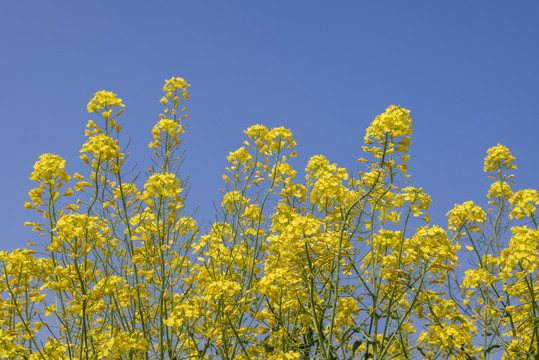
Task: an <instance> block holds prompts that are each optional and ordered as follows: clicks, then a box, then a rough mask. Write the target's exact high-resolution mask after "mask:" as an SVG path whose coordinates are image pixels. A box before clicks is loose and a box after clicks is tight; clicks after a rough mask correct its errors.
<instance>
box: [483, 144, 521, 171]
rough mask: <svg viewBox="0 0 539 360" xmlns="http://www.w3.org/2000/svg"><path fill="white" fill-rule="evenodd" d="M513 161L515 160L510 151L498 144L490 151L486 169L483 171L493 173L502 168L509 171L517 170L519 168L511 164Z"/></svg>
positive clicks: (486, 159)
mask: <svg viewBox="0 0 539 360" xmlns="http://www.w3.org/2000/svg"><path fill="white" fill-rule="evenodd" d="M513 160H515V158H514V157H513V156H512V155H511V153H510V152H509V149H507V148H506V147H505V146H503V145H500V144H498V145H496V146H493V147H491V148H490V149H488V151H487V157H486V158H485V167H484V169H483V171H485V172H489V171H493V170H496V169H497V168H498V167H500V168H501V166H504V167H505V168H507V169H508V170H511V169H516V168H517V166H516V165H514V164H511V162H512V161H513Z"/></svg>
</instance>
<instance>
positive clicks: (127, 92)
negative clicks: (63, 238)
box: [0, 0, 539, 250]
mask: <svg viewBox="0 0 539 360" xmlns="http://www.w3.org/2000/svg"><path fill="white" fill-rule="evenodd" d="M537 19H539V2H537V1H470V0H467V1H333V2H331V1H324V2H322V1H299V0H294V1H153V2H150V1H107V2H105V1H102V2H100V1H98V2H83V1H47V2H44V1H10V2H6V3H5V4H4V5H3V6H2V11H1V12H0V46H1V47H0V52H1V56H0V108H1V113H0V117H1V124H2V132H1V133H0V134H1V135H0V136H1V141H0V156H1V163H2V167H1V169H2V170H1V176H0V186H1V189H2V198H1V202H0V229H1V231H2V233H1V236H0V249H2V250H11V249H14V248H18V247H24V246H26V244H27V241H28V240H31V239H35V237H36V235H35V234H34V233H32V232H31V231H30V229H29V228H25V227H23V223H24V221H26V220H28V219H31V218H34V217H33V213H32V212H31V211H27V210H24V209H23V205H24V202H25V201H26V200H28V195H27V193H28V191H29V190H30V189H31V188H33V187H34V184H33V182H32V181H30V180H29V179H28V178H29V176H30V173H31V171H32V166H33V164H34V162H35V161H36V160H37V159H38V157H39V155H40V154H42V153H46V152H51V153H55V154H58V155H60V156H62V157H63V158H65V159H66V160H67V162H68V164H67V168H68V171H69V172H70V173H73V172H75V171H79V172H80V171H83V169H84V167H83V166H82V165H81V161H80V160H79V159H78V151H79V149H80V147H81V145H82V143H83V141H84V136H83V135H84V126H85V124H86V121H87V120H88V119H90V118H91V116H90V114H88V113H87V111H86V104H87V103H88V101H89V99H90V98H91V97H92V95H93V93H94V92H96V91H98V90H109V91H113V92H115V93H117V94H119V97H120V98H122V99H124V103H125V104H126V112H125V113H124V115H122V117H121V120H122V121H121V122H122V125H123V126H124V134H123V140H125V141H127V139H128V138H129V137H132V138H133V140H132V145H131V150H132V153H133V158H134V159H136V160H137V161H138V163H139V164H141V166H140V167H139V169H141V170H143V169H144V168H146V167H147V166H148V165H149V162H148V159H149V156H150V154H151V152H150V151H149V149H148V148H147V144H148V142H149V141H150V140H151V135H150V130H151V128H152V127H153V125H154V123H155V122H156V120H157V119H158V114H159V112H160V111H161V110H162V107H161V105H160V104H159V99H160V98H161V96H162V92H161V88H162V84H163V80H164V79H166V78H170V77H172V76H181V77H183V78H185V79H186V80H187V81H188V82H189V83H190V84H192V86H191V88H190V90H191V99H190V101H189V113H190V116H191V117H190V118H189V124H190V127H189V129H188V132H187V134H186V139H185V144H186V146H187V151H188V155H187V156H188V157H187V160H186V162H185V163H184V171H185V172H188V173H190V174H191V193H190V198H189V200H190V202H191V206H192V207H194V206H195V205H197V204H198V205H199V206H200V209H199V212H198V215H197V218H198V219H199V221H200V222H203V223H204V222H206V221H207V220H209V219H211V217H212V201H219V192H218V188H219V187H220V186H222V180H221V175H222V173H223V172H224V168H225V166H226V165H227V161H226V156H227V154H228V152H229V151H233V150H235V149H236V148H238V147H239V146H241V143H242V142H243V140H244V139H245V137H244V136H245V135H244V134H243V130H244V129H246V128H247V127H248V126H250V125H252V124H256V123H261V124H264V125H266V126H268V127H273V126H285V127H287V128H290V129H291V130H292V131H293V133H294V134H295V138H296V141H297V143H298V147H297V151H298V153H299V155H300V156H299V157H298V159H297V161H296V162H295V163H294V165H295V166H296V168H297V170H300V171H301V170H302V169H303V168H304V167H305V164H306V161H307V159H308V158H309V157H311V156H312V155H316V154H323V155H325V156H326V157H328V158H329V160H330V161H332V162H336V163H337V164H339V165H340V166H344V167H347V168H349V169H355V167H356V159H357V158H359V157H361V156H363V154H362V151H361V146H362V144H363V136H364V134H365V128H366V127H367V126H368V125H369V123H370V122H371V121H372V120H373V119H374V117H375V116H376V115H378V114H379V113H381V112H383V111H384V110H385V108H386V107H387V106H389V105H391V104H395V105H401V106H403V107H405V108H408V109H410V110H411V111H412V112H411V116H412V119H413V129H414V136H413V138H412V146H411V147H410V150H411V156H412V157H411V160H410V167H409V170H410V173H411V174H412V178H411V179H412V184H414V185H415V186H418V187H420V186H421V187H423V188H424V190H425V191H426V192H427V193H429V194H430V195H431V196H432V199H433V204H432V219H433V221H434V222H436V223H439V224H441V225H443V226H444V227H445V224H446V220H445V216H444V214H445V213H446V212H447V211H448V210H449V209H451V208H452V207H453V205H454V204H455V203H461V202H464V201H467V200H474V201H477V202H479V203H484V199H485V193H486V191H487V189H488V186H489V180H488V179H487V178H486V175H485V174H484V173H483V172H482V168H483V158H484V157H485V154H486V150H487V148H489V147H491V146H493V145H496V144H497V143H501V144H503V145H505V146H507V147H508V148H509V149H510V150H511V152H512V153H513V155H514V156H516V158H517V161H516V164H517V166H518V170H517V171H516V176H517V187H518V188H529V187H534V188H537V187H539V183H538V181H537V179H538V178H539V169H538V166H537V164H538V161H537V159H538V150H537V149H538V143H539V142H538V141H537V140H538V133H539V115H538V111H537V105H538V101H539V87H538V80H539V70H538V64H539V22H538V21H537Z"/></svg>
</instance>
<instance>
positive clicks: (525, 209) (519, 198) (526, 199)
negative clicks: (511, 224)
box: [509, 189, 539, 219]
mask: <svg viewBox="0 0 539 360" xmlns="http://www.w3.org/2000/svg"><path fill="white" fill-rule="evenodd" d="M509 203H510V204H511V207H512V209H511V213H510V214H509V217H510V218H513V217H516V218H517V219H523V218H524V217H525V216H532V217H534V216H535V209H536V208H535V205H538V204H539V196H538V195H537V190H533V189H526V190H519V191H517V192H516V193H515V194H514V195H513V196H511V197H510V198H509Z"/></svg>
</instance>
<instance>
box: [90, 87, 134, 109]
mask: <svg viewBox="0 0 539 360" xmlns="http://www.w3.org/2000/svg"><path fill="white" fill-rule="evenodd" d="M118 106H121V107H125V105H124V104H123V103H122V99H119V98H118V97H117V95H116V94H114V93H112V92H110V91H105V90H102V91H98V92H96V93H95V95H94V97H93V98H92V100H90V102H89V103H88V106H87V109H88V112H90V113H91V112H95V113H97V112H98V111H99V109H110V108H111V107H118Z"/></svg>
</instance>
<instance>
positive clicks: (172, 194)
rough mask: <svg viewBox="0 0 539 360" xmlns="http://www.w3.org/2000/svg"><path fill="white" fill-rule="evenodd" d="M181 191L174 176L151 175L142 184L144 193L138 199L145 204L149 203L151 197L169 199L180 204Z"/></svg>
mask: <svg viewBox="0 0 539 360" xmlns="http://www.w3.org/2000/svg"><path fill="white" fill-rule="evenodd" d="M182 190H183V188H182V187H181V184H180V182H179V181H178V179H176V175H174V174H170V173H161V174H153V175H152V176H150V177H149V178H148V181H146V184H144V191H143V192H142V194H141V195H140V198H141V200H143V201H145V202H147V203H148V202H149V203H151V199H152V198H153V197H161V198H170V199H172V200H175V201H178V202H180V203H181V202H182V199H181V197H180V193H181V192H182Z"/></svg>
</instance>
